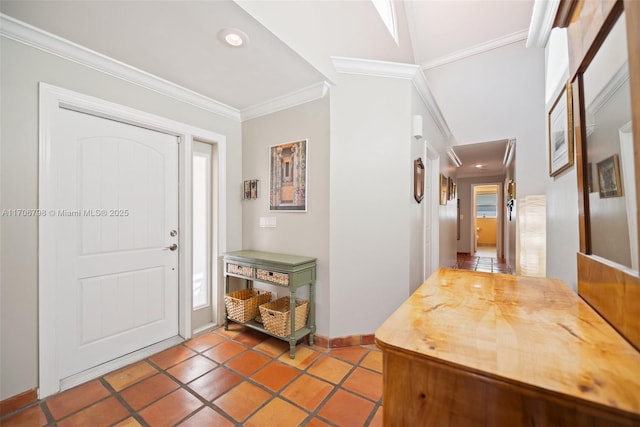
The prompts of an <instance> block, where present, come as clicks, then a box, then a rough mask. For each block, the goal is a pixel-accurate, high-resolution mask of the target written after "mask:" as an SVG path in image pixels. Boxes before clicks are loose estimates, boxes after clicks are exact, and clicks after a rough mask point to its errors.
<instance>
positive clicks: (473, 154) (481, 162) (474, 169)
mask: <svg viewBox="0 0 640 427" xmlns="http://www.w3.org/2000/svg"><path fill="white" fill-rule="evenodd" d="M507 143H508V140H500V141H489V142H483V143H476V144H464V145H458V146H455V147H452V148H451V150H452V151H454V152H455V154H456V156H457V157H458V159H459V160H460V163H461V166H460V167H458V170H457V173H456V177H458V178H470V177H480V176H499V175H502V174H504V171H505V163H503V162H504V160H505V151H506V148H507ZM509 157H510V158H511V159H512V158H513V157H512V155H510V156H509ZM507 164H508V163H507Z"/></svg>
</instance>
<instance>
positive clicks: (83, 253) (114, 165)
mask: <svg viewBox="0 0 640 427" xmlns="http://www.w3.org/2000/svg"><path fill="white" fill-rule="evenodd" d="M54 122H55V123H54V125H53V133H52V144H51V147H52V149H51V158H52V168H53V171H54V173H53V174H52V176H54V180H55V181H56V182H55V183H54V188H56V194H55V200H56V218H55V220H56V233H57V236H56V237H57V242H58V243H57V249H58V250H57V254H56V255H57V257H58V262H57V265H58V268H57V276H56V279H57V280H56V288H57V289H56V291H57V292H56V293H57V295H58V301H57V302H56V303H57V304H58V309H57V310H56V312H57V313H58V316H57V319H56V335H57V337H58V340H57V342H58V361H59V364H58V365H59V366H58V369H59V375H60V378H65V377H67V376H70V375H73V374H76V373H78V372H81V371H83V370H86V369H89V368H92V367H94V366H97V365H99V364H101V363H104V362H107V361H109V360H112V359H115V358H117V357H120V356H123V355H125V354H128V353H130V352H133V351H136V350H139V349H141V348H143V347H146V346H148V345H151V344H154V343H156V342H159V341H162V340H164V339H166V338H170V337H172V336H175V335H177V333H178V271H177V270H178V251H177V250H175V251H170V250H168V247H169V245H171V244H173V243H176V244H177V242H178V237H177V236H170V232H171V230H178V167H177V166H178V144H177V142H178V141H177V138H176V137H175V136H171V135H167V134H163V133H160V132H155V131H152V130H149V129H144V128H140V127H137V126H133V125H129V124H125V123H121V122H117V121H114V120H109V119H104V118H99V117H95V116H92V115H88V114H84V113H79V112H75V111H70V110H66V109H59V110H58V112H57V115H56V118H55V121H54Z"/></svg>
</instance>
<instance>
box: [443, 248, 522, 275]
mask: <svg viewBox="0 0 640 427" xmlns="http://www.w3.org/2000/svg"><path fill="white" fill-rule="evenodd" d="M455 268H458V269H460V270H474V271H484V272H487V273H504V274H513V271H511V268H510V267H509V265H508V264H507V263H506V261H505V260H504V259H499V258H496V257H495V256H493V257H491V256H484V254H482V255H477V254H476V255H469V254H461V253H459V254H458V262H457V264H456V266H455Z"/></svg>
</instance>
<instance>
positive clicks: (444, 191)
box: [440, 174, 449, 205]
mask: <svg viewBox="0 0 640 427" xmlns="http://www.w3.org/2000/svg"><path fill="white" fill-rule="evenodd" d="M448 199H449V178H447V177H446V176H444V175H443V174H440V204H441V205H446V204H447V200H448Z"/></svg>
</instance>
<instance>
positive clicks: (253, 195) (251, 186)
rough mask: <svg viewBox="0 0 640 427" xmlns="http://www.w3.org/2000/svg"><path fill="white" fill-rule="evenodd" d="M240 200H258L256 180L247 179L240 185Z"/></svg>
mask: <svg viewBox="0 0 640 427" xmlns="http://www.w3.org/2000/svg"><path fill="white" fill-rule="evenodd" d="M242 189H243V190H242V198H243V199H257V198H258V180H257V179H249V180H246V181H244V182H243V185H242Z"/></svg>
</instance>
